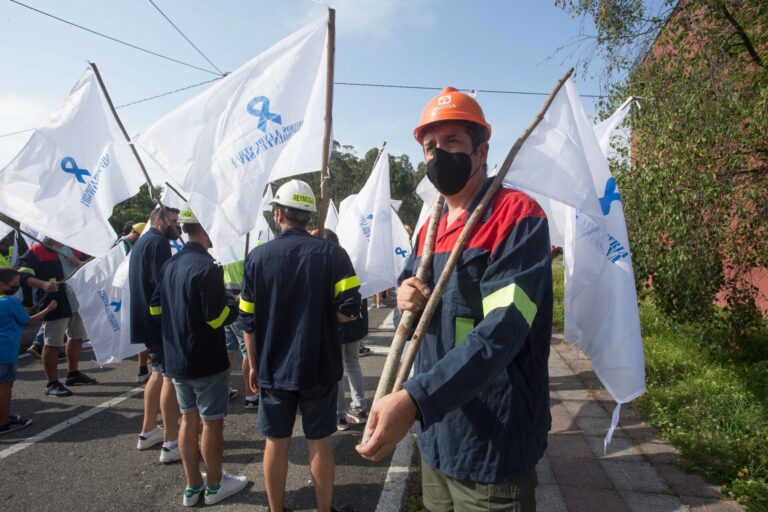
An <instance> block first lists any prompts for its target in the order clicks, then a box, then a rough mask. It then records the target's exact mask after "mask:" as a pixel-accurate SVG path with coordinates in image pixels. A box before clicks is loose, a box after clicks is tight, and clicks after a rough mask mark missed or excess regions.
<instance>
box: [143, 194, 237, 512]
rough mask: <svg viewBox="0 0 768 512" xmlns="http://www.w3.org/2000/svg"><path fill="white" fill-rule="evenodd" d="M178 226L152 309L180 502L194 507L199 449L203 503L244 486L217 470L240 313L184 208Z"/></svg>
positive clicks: (206, 241) (204, 240) (207, 241)
mask: <svg viewBox="0 0 768 512" xmlns="http://www.w3.org/2000/svg"><path fill="white" fill-rule="evenodd" d="M179 220H180V221H181V222H182V230H183V231H184V233H186V234H187V236H188V242H187V243H186V244H185V245H184V247H183V248H182V249H181V251H179V252H178V253H176V254H175V255H174V256H172V257H171V259H169V260H168V261H167V262H166V263H165V265H163V268H162V270H161V271H160V278H159V282H158V286H157V288H155V291H154V292H153V293H152V299H151V300H150V303H149V309H150V312H151V314H152V315H153V317H154V318H156V319H160V324H161V332H162V339H163V355H164V358H165V361H164V363H165V375H166V377H170V378H171V379H172V380H173V385H174V387H175V390H176V397H177V399H178V403H179V409H180V411H181V429H180V431H179V451H180V453H181V461H182V463H183V465H184V475H185V477H186V480H187V487H186V488H185V489H184V493H183V498H182V503H183V504H184V506H194V505H195V504H197V502H198V501H199V499H200V495H201V494H203V487H204V486H203V476H202V473H201V472H200V455H201V451H202V458H203V461H204V463H205V470H206V479H207V485H206V486H205V490H204V494H205V498H204V500H205V503H206V505H211V504H213V503H218V502H219V501H221V500H223V499H225V498H227V497H228V496H231V495H233V494H236V493H238V492H240V491H242V490H243V489H244V488H245V487H246V486H247V485H248V479H247V478H246V477H244V476H233V475H229V474H227V473H226V472H224V471H223V469H222V460H223V458H224V417H225V416H226V415H227V404H228V402H229V359H228V357H227V346H226V341H225V339H224V338H225V337H224V326H225V325H228V324H230V323H232V322H234V321H235V320H236V319H237V308H236V307H235V305H234V302H233V303H232V304H231V305H230V304H229V301H228V300H227V294H226V292H225V291H224V275H223V270H222V267H221V265H220V264H219V263H217V262H216V261H215V260H214V259H213V258H212V257H211V255H210V254H208V249H209V248H210V247H211V241H210V238H208V233H206V231H205V229H203V227H202V226H201V225H200V223H199V222H198V221H197V219H196V218H195V216H194V214H193V213H192V211H191V210H190V209H189V208H188V207H185V208H184V209H183V210H182V211H181V214H180V215H179ZM201 420H202V426H203V433H202V441H201V442H200V443H198V439H197V433H198V429H199V427H200V422H201Z"/></svg>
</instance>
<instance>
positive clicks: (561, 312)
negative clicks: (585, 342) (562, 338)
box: [552, 254, 565, 332]
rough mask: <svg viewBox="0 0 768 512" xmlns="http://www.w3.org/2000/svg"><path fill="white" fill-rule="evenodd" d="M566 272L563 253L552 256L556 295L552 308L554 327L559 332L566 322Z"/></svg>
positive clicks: (553, 284) (553, 287)
mask: <svg viewBox="0 0 768 512" xmlns="http://www.w3.org/2000/svg"><path fill="white" fill-rule="evenodd" d="M564 274H565V269H564V268H563V255H562V254H560V255H558V256H555V257H554V258H552V290H553V292H554V295H555V301H554V305H553V308H552V327H553V328H554V330H555V331H558V332H563V329H564V327H563V325H564V324H565V307H564V305H563V296H564V295H565V283H564V281H563V276H564Z"/></svg>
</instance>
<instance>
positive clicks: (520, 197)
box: [417, 188, 545, 257]
mask: <svg viewBox="0 0 768 512" xmlns="http://www.w3.org/2000/svg"><path fill="white" fill-rule="evenodd" d="M530 217H535V218H543V217H545V214H544V210H542V209H541V207H540V206H539V205H538V203H536V201H534V200H533V199H531V198H530V197H529V196H528V195H527V194H525V193H523V192H520V191H519V190H510V189H506V188H502V189H501V190H499V192H498V193H497V194H496V196H495V197H494V198H493V203H492V205H491V214H490V217H488V219H487V220H485V221H484V222H483V221H482V220H481V221H480V223H479V224H478V225H477V227H476V228H475V232H474V233H473V234H472V237H471V238H470V240H469V243H467V249H470V248H479V249H486V250H488V251H491V252H493V251H494V250H495V249H496V247H497V246H498V245H499V244H500V243H501V242H502V241H503V240H504V238H505V237H506V236H507V235H508V234H509V232H510V231H512V229H513V228H514V227H515V226H516V225H517V224H518V223H519V222H520V221H522V220H523V219H526V218H530ZM464 220H465V221H466V219H464ZM445 224H446V218H445V216H444V217H443V218H442V219H441V221H440V226H439V227H438V236H437V243H436V247H435V252H436V253H442V252H451V251H452V250H453V247H454V245H456V242H458V240H459V235H460V234H461V229H457V228H456V227H453V226H452V229H451V230H450V231H448V232H446V228H447V226H446V225H445ZM461 225H462V226H463V223H462V224H461ZM428 226H429V219H427V221H426V222H425V223H424V226H422V228H421V230H420V231H419V239H418V251H417V256H418V257H421V255H422V250H423V247H424V240H425V239H426V236H427V228H428Z"/></svg>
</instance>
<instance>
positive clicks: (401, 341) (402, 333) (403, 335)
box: [363, 195, 445, 444]
mask: <svg viewBox="0 0 768 512" xmlns="http://www.w3.org/2000/svg"><path fill="white" fill-rule="evenodd" d="M444 204H445V198H443V196H442V195H438V196H437V198H436V199H435V204H434V205H433V207H432V214H431V215H430V217H429V225H428V228H427V237H426V239H425V241H424V250H423V252H422V255H421V262H420V263H419V267H418V269H417V270H416V278H417V279H419V280H420V281H426V280H427V278H428V276H427V273H428V272H429V269H430V268H432V256H433V254H434V248H435V239H436V238H437V226H438V224H439V223H440V213H441V212H442V211H443V205H444ZM417 317H418V315H417V314H416V313H414V312H413V311H403V314H402V316H401V317H400V325H398V327H397V332H395V337H394V339H393V340H392V343H391V345H390V347H389V353H388V354H387V360H386V361H385V362H384V368H383V369H382V371H381V377H380V378H379V384H378V386H377V387H376V395H375V396H374V398H373V403H374V404H375V403H376V401H377V400H379V399H380V398H381V397H383V396H385V395H388V394H390V393H391V392H392V389H393V388H394V382H395V376H396V375H397V368H398V367H399V366H400V357H401V356H402V355H403V348H405V342H406V341H408V339H409V338H410V337H411V332H412V331H413V325H414V323H415V322H416V318H417ZM368 439H370V434H369V433H368V430H365V431H364V432H363V444H365V443H367V442H368Z"/></svg>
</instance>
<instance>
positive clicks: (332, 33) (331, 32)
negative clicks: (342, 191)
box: [317, 7, 336, 238]
mask: <svg viewBox="0 0 768 512" xmlns="http://www.w3.org/2000/svg"><path fill="white" fill-rule="evenodd" d="M327 44H328V47H327V49H326V53H327V54H328V55H327V58H328V68H327V72H326V83H325V130H324V132H323V153H322V167H321V169H320V209H319V210H318V220H317V222H318V226H317V231H318V236H319V237H320V238H323V235H325V217H326V215H328V198H329V196H330V192H329V190H328V180H329V179H330V163H331V162H330V156H331V126H332V125H333V62H334V54H335V51H336V11H335V10H334V9H331V8H330V7H329V8H328V41H327Z"/></svg>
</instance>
